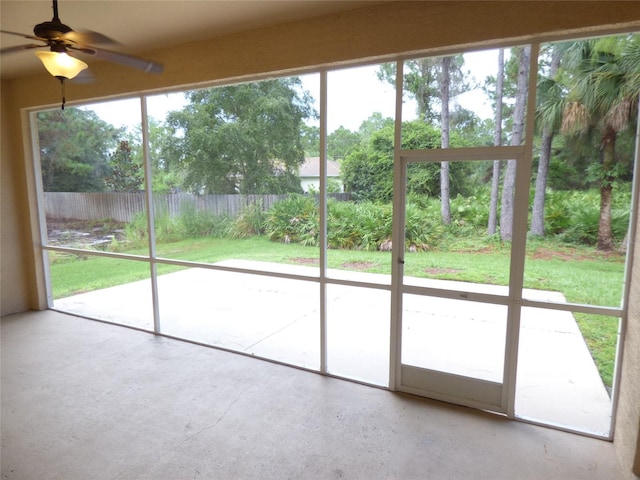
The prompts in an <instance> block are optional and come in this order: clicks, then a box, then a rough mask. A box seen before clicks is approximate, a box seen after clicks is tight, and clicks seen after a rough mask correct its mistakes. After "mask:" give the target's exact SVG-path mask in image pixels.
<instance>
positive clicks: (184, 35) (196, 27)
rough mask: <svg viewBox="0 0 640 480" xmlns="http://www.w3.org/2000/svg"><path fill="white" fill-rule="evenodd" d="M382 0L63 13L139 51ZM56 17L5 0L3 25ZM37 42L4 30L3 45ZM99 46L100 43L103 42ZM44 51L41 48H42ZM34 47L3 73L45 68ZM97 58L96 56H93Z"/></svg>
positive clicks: (9, 57) (161, 5)
mask: <svg viewBox="0 0 640 480" xmlns="http://www.w3.org/2000/svg"><path fill="white" fill-rule="evenodd" d="M374 3H380V2H378V1H367V0H360V1H337V0H333V1H330V0H329V1H328V0H261V1H247V0H182V1H180V0H175V1H172V0H82V1H79V0H68V1H67V0H59V2H58V16H59V18H60V20H61V21H62V23H64V24H65V25H68V26H69V27H71V28H73V29H74V30H78V31H82V30H92V31H95V32H99V33H102V34H104V35H106V36H108V37H111V38H112V39H114V40H117V41H118V42H119V43H120V44H121V45H116V46H112V45H109V46H108V48H109V49H110V50H117V51H121V52H124V53H130V54H136V53H139V52H144V51H146V50H153V49H155V48H158V47H165V46H169V45H179V44H183V43H187V42H189V41H197V40H204V39H206V38H211V37H215V36H219V35H224V34H229V33H232V32H238V31H242V30H251V29H255V28H260V27H265V26H269V25H277V24H280V23H286V22H290V21H295V20H300V19H303V18H311V17H316V16H321V15H326V14H330V13H336V12H341V11H346V10H352V9H354V8H359V7H363V6H367V5H371V4H374ZM52 17H53V8H52V2H51V1H50V0H19V1H16V0H0V26H1V29H2V30H9V31H12V32H19V33H24V34H27V35H33V27H34V26H35V25H36V24H38V23H42V22H44V21H50V20H51V18H52ZM33 43H37V42H34V41H33V40H29V39H25V38H21V37H19V36H14V35H7V34H4V33H3V34H2V35H0V47H1V48H7V47H11V46H15V45H23V44H33ZM98 46H99V45H98ZM38 50H40V49H38ZM33 52H34V51H33V50H25V51H19V52H17V53H9V54H5V55H2V58H1V59H0V73H1V76H2V78H15V77H19V76H21V75H24V74H29V73H31V72H35V71H37V70H38V69H39V68H43V67H42V64H41V63H40V61H39V60H38V59H37V58H36V56H35V55H34V53H33ZM91 61H95V59H92V60H91Z"/></svg>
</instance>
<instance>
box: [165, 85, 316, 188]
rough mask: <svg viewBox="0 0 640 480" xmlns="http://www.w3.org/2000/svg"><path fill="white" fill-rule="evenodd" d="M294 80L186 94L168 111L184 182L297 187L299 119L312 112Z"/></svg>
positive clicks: (187, 185) (307, 97)
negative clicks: (183, 104) (185, 101)
mask: <svg viewBox="0 0 640 480" xmlns="http://www.w3.org/2000/svg"><path fill="white" fill-rule="evenodd" d="M300 85H301V82H300V79H298V78H280V79H274V80H265V81H261V82H255V83H245V84H240V85H232V86H227V87H217V88H209V89H202V90H196V91H192V92H189V93H188V99H189V102H190V103H189V104H188V105H187V106H186V107H185V108H184V109H183V110H182V111H178V112H171V113H170V114H169V115H168V119H167V122H168V124H169V125H170V126H171V127H172V129H173V136H174V139H175V148H176V152H177V155H178V162H179V164H180V166H181V167H182V168H183V169H184V171H185V178H184V186H185V188H187V189H188V190H190V191H192V192H195V193H243V194H249V193H287V192H300V193H301V192H302V189H301V187H300V181H299V179H298V177H297V171H298V167H299V166H300V165H301V164H302V163H303V162H304V149H303V145H302V140H301V137H302V130H303V126H304V123H303V120H304V119H306V118H310V117H312V116H313V115H315V112H314V110H313V108H312V106H311V105H312V103H311V97H310V95H309V94H308V93H306V92H303V93H300V88H299V87H300Z"/></svg>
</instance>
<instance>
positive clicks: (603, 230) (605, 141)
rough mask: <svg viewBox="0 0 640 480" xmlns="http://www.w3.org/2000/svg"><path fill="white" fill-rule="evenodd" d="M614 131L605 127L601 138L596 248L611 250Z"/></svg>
mask: <svg viewBox="0 0 640 480" xmlns="http://www.w3.org/2000/svg"><path fill="white" fill-rule="evenodd" d="M616 136H617V133H616V131H615V130H614V129H613V128H611V127H607V130H606V132H605V134H604V137H603V138H602V171H603V175H604V177H603V179H602V180H601V182H602V184H601V186H600V220H599V221H598V247H597V248H598V250H603V251H606V252H609V251H611V250H613V230H612V228H611V193H612V191H613V180H614V177H613V175H611V174H610V171H611V169H612V168H613V165H614V162H615V147H616Z"/></svg>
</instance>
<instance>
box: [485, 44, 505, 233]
mask: <svg viewBox="0 0 640 480" xmlns="http://www.w3.org/2000/svg"><path fill="white" fill-rule="evenodd" d="M503 86H504V49H503V48H501V49H500V50H498V73H497V76H496V93H495V100H496V106H495V131H494V136H493V144H494V145H495V146H496V147H499V146H500V145H502V96H503ZM499 191H500V160H494V161H493V172H492V177H491V200H490V203H489V225H488V232H489V235H494V234H495V233H496V227H497V225H498V193H499Z"/></svg>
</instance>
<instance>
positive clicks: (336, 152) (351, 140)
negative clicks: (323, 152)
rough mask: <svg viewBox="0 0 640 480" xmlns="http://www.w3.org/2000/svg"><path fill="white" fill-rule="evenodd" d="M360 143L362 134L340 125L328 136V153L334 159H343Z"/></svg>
mask: <svg viewBox="0 0 640 480" xmlns="http://www.w3.org/2000/svg"><path fill="white" fill-rule="evenodd" d="M358 144H360V135H358V133H357V132H352V131H351V130H348V129H346V128H344V127H343V126H340V127H339V128H337V129H335V130H334V131H333V132H331V133H330V134H329V136H328V137H327V154H328V156H329V157H331V158H332V159H334V160H341V159H343V158H344V157H346V156H347V155H348V154H349V152H351V151H352V150H353V149H354V148H356V146H357V145H358Z"/></svg>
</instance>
